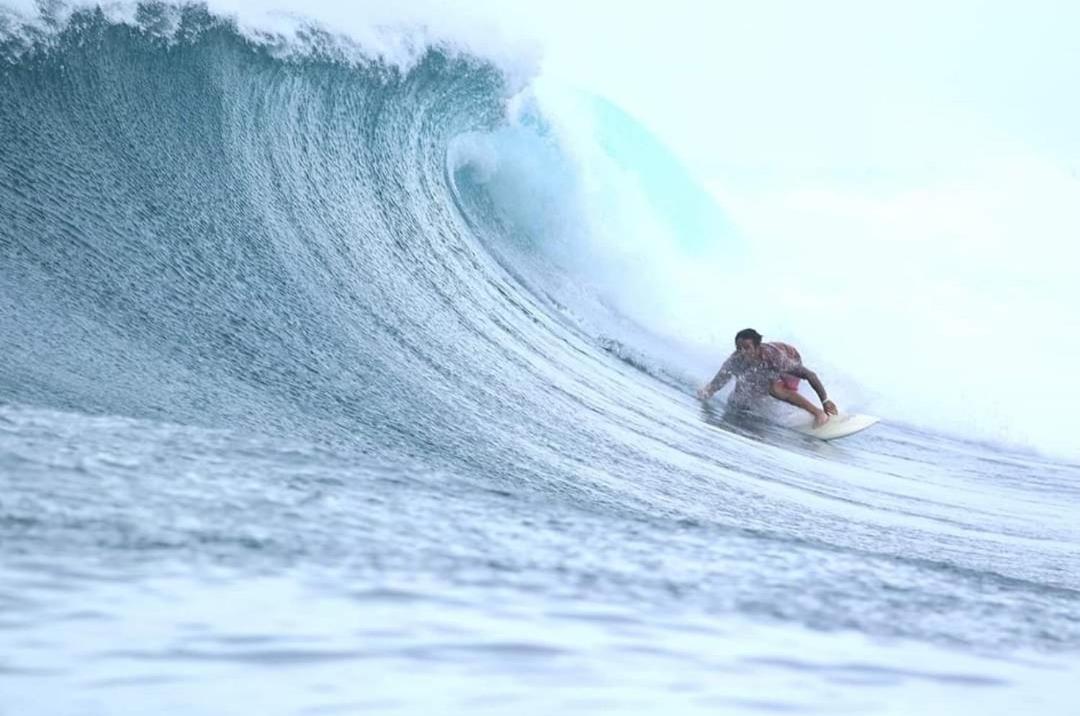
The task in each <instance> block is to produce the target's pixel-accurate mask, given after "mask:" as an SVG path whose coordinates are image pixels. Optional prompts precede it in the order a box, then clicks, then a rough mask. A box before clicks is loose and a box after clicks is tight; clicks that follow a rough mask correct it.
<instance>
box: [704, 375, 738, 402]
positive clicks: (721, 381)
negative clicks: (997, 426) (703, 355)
mask: <svg viewBox="0 0 1080 716" xmlns="http://www.w3.org/2000/svg"><path fill="white" fill-rule="evenodd" d="M731 377H732V376H731V373H729V372H728V371H727V370H725V369H724V368H721V369H720V370H719V371H718V372H717V373H716V375H715V376H713V379H712V380H710V381H709V382H708V383H706V384H705V385H703V386H702V387H701V388H699V389H698V392H697V395H698V398H700V399H701V400H708V399H709V398H711V397H713V396H714V395H716V392H717V391H718V390H720V389H721V388H723V387H724V386H725V385H727V382H728V381H729V380H731Z"/></svg>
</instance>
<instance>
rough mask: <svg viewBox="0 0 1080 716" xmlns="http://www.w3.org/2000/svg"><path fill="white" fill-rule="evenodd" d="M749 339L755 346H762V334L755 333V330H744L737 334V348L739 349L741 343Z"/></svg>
mask: <svg viewBox="0 0 1080 716" xmlns="http://www.w3.org/2000/svg"><path fill="white" fill-rule="evenodd" d="M747 338H749V339H750V340H752V341H753V342H754V345H755V346H760V345H761V334H760V333H758V332H757V331H755V330H754V329H753V328H744V329H742V330H741V331H739V332H738V333H736V334H735V347H736V348H738V347H739V341H742V340H746V339H747Z"/></svg>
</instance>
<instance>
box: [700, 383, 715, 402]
mask: <svg viewBox="0 0 1080 716" xmlns="http://www.w3.org/2000/svg"><path fill="white" fill-rule="evenodd" d="M712 396H713V393H712V391H711V390H709V386H707V385H703V386H701V387H700V388H698V389H697V397H698V400H708V399H709V398H711V397H712Z"/></svg>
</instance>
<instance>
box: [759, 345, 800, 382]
mask: <svg viewBox="0 0 1080 716" xmlns="http://www.w3.org/2000/svg"><path fill="white" fill-rule="evenodd" d="M761 348H762V351H763V352H764V353H765V360H766V361H768V362H770V363H772V364H773V365H776V366H783V365H790V364H792V363H794V364H795V365H798V364H800V363H802V356H801V355H799V351H797V350H796V349H795V346H790V345H788V344H787V343H780V342H776V343H765V344H762V346H761ZM801 380H802V379H801V378H799V377H798V376H796V375H791V374H790V373H783V372H781V373H780V378H779V379H778V380H776V381H773V385H776V386H782V387H784V388H787V389H788V390H794V391H798V390H799V383H800V382H801Z"/></svg>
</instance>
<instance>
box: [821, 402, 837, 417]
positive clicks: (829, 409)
mask: <svg viewBox="0 0 1080 716" xmlns="http://www.w3.org/2000/svg"><path fill="white" fill-rule="evenodd" d="M821 407H823V408H825V412H826V413H828V414H829V415H836V413H837V410H836V403H834V402H832V401H831V400H826V401H825V402H824V403H822V404H821Z"/></svg>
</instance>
